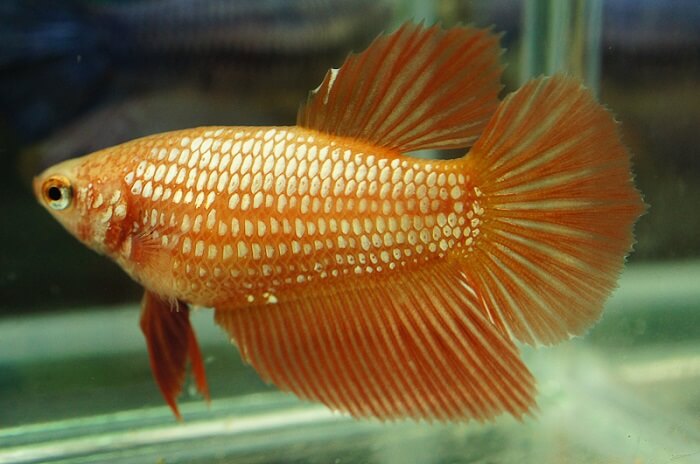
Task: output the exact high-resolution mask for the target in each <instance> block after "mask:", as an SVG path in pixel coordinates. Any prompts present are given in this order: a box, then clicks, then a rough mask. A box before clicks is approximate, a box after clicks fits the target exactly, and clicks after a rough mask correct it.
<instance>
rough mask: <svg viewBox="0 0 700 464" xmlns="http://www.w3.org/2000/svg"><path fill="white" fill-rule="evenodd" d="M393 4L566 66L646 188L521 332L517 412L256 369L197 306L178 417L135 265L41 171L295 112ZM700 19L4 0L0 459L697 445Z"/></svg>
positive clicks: (492, 8)
mask: <svg viewBox="0 0 700 464" xmlns="http://www.w3.org/2000/svg"><path fill="white" fill-rule="evenodd" d="M408 20H413V21H416V22H419V21H423V22H424V23H425V24H427V25H432V24H436V23H440V24H441V25H442V26H443V27H450V26H453V25H457V24H472V25H475V26H478V27H486V28H488V27H490V28H492V30H493V31H494V32H495V33H498V34H500V40H501V47H503V49H504V51H503V54H502V56H501V61H502V63H503V64H505V65H506V67H505V71H504V74H503V77H502V81H503V86H504V88H503V90H502V96H505V95H507V94H508V93H510V92H512V91H514V90H515V89H517V88H518V87H520V86H521V85H522V84H523V83H524V82H526V81H527V80H529V79H531V78H533V77H535V76H539V75H552V74H555V73H564V74H568V75H571V76H575V77H576V78H578V79H580V80H581V81H582V82H583V83H584V84H585V85H586V86H587V87H588V88H589V89H591V91H592V92H593V93H594V94H595V95H596V97H597V98H598V100H599V101H600V102H601V103H602V104H604V105H605V106H606V107H607V108H608V109H609V110H610V111H611V112H612V113H613V114H614V115H615V119H616V121H618V123H619V130H620V132H621V134H622V139H623V141H624V144H625V145H626V147H627V148H628V149H629V151H630V153H631V157H632V164H633V171H634V174H635V183H636V185H637V188H638V189H639V190H640V191H641V192H642V194H643V197H644V202H645V203H646V204H647V209H646V212H645V214H644V215H643V216H642V217H641V218H640V219H639V220H638V222H637V224H636V226H635V237H636V243H635V245H634V251H633V252H632V253H631V255H630V256H629V258H628V259H627V264H626V266H625V270H624V272H623V275H622V277H621V278H620V280H619V286H618V288H617V289H616V290H615V291H614V293H613V295H612V297H611V298H610V299H609V300H608V301H607V303H606V305H605V309H604V311H603V315H602V318H601V319H600V321H599V322H598V323H597V324H596V325H595V326H594V327H593V328H592V329H591V330H590V331H588V332H587V333H586V334H585V335H583V336H579V337H575V338H573V339H571V340H569V341H568V342H564V343H560V344H557V345H556V346H551V347H538V348H531V347H528V346H521V347H520V349H521V352H522V353H523V356H524V359H525V363H526V364H527V367H528V368H529V369H530V370H531V371H532V372H533V375H534V377H535V378H536V379H537V388H538V393H537V404H538V406H537V408H536V410H534V411H533V413H532V414H531V415H527V416H525V417H523V418H522V419H521V420H516V419H514V418H512V417H511V416H509V415H501V416H498V417H497V418H496V419H495V420H493V421H487V422H484V423H480V422H477V421H469V422H464V423H460V422H458V423H440V422H436V423H427V422H416V421H410V420H408V421H395V422H388V423H383V422H381V421H378V420H372V419H362V420H358V419H353V418H352V417H350V416H347V415H343V414H339V413H334V412H332V411H330V410H329V409H327V408H325V407H324V406H323V405H320V404H316V403H311V402H306V401H301V400H299V399H297V398H296V397H295V396H293V395H292V394H288V393H283V392H281V391H279V390H278V389H277V388H275V387H274V386H271V385H267V384H265V382H263V381H262V380H261V379H260V377H259V375H258V374H257V373H256V372H255V371H254V370H253V369H252V368H251V367H250V366H248V365H246V364H245V363H243V362H242V360H241V357H240V356H239V353H238V352H237V350H236V348H235V347H234V346H232V344H231V342H230V341H229V340H228V337H227V336H226V334H225V333H224V332H223V331H221V330H220V329H219V328H218V327H217V326H216V325H215V324H214V322H213V321H212V313H211V311H209V310H207V309H196V310H194V311H193V313H192V323H193V325H194V326H195V329H196V331H197V334H198V337H199V343H200V346H201V348H202V352H203V354H204V364H205V367H206V371H207V374H208V378H209V387H210V391H211V401H210V402H206V401H204V400H203V399H202V397H201V395H200V394H199V393H198V392H197V388H196V386H195V384H194V383H193V381H192V380H191V379H189V378H188V380H186V383H185V387H184V390H183V392H182V394H181V395H180V397H179V405H180V411H181V412H182V416H183V418H184V419H183V420H182V421H178V420H176V419H175V418H174V416H173V414H172V412H171V411H170V409H169V408H168V407H167V405H166V404H165V403H164V402H163V399H162V397H161V395H160V392H159V391H158V388H157V387H156V385H155V383H154V382H153V378H152V374H151V369H150V365H149V358H148V354H147V351H146V344H145V342H144V339H143V336H142V333H141V331H140V330H139V314H140V298H141V293H142V289H141V288H140V287H139V286H138V284H136V283H135V282H133V281H132V280H131V279H130V278H129V277H128V276H127V275H126V274H125V273H124V272H123V271H122V270H121V269H120V268H119V267H118V266H117V265H116V264H114V263H113V262H112V261H110V260H108V259H106V258H104V257H102V256H99V255H97V254H96V253H94V252H92V251H90V250H89V249H88V248H86V247H85V246H83V245H82V244H81V243H79V242H78V241H77V240H75V239H74V238H73V237H71V236H70V235H69V234H67V233H66V232H65V231H64V230H63V228H62V227H61V226H60V225H59V224H58V223H57V222H56V221H55V220H53V219H52V218H51V217H50V215H49V214H47V213H46V211H45V210H44V209H43V208H42V207H41V206H40V205H39V204H38V203H37V201H36V199H35V198H34V194H33V191H32V179H33V177H34V176H36V175H37V174H38V173H39V172H41V171H42V170H44V169H45V168H47V167H49V166H52V165H54V164H56V163H58V162H60V161H63V160H66V159H70V158H74V157H78V156H82V155H84V154H87V153H91V152H93V151H96V150H99V149H102V148H104V147H109V146H112V145H116V144H118V143H121V142H125V141H128V140H131V139H135V138H137V137H141V136H145V135H149V134H154V133H158V132H164V131H169V130H174V129H184V128H190V127H197V126H206V125H277V126H283V125H293V124H294V122H295V117H296V112H297V107H298V105H299V104H300V103H301V102H303V101H305V100H306V97H307V93H308V91H309V90H310V89H314V88H316V87H317V86H318V85H319V83H320V82H321V80H322V78H323V76H324V75H325V73H326V71H327V69H329V68H331V67H338V66H339V65H340V64H341V63H342V62H343V60H344V58H345V57H346V55H347V54H348V53H349V52H351V51H360V50H363V49H364V48H365V47H366V46H367V45H368V44H369V43H370V42H371V41H372V40H373V39H374V38H375V37H376V36H377V35H378V34H380V33H381V32H382V31H392V30H395V29H396V28H397V27H399V26H400V25H401V24H403V23H404V22H406V21H408ZM699 25H700V2H697V1H694V0H674V1H668V2H660V1H654V0H561V1H558V0H522V1H519V0H492V1H487V0H483V1H480V0H435V1H420V0H230V1H226V0H125V1H120V0H70V1H66V2H52V1H49V0H26V1H25V0H4V1H3V2H1V3H0V83H1V84H2V85H0V160H1V161H2V173H3V182H0V195H1V198H2V210H1V212H0V217H1V219H0V224H1V225H0V463H59V462H60V463H127V462H128V463H132V462H139V463H141V462H143V463H167V464H174V463H291V462H294V463H307V462H308V463H338V464H341V463H342V464H353V463H387V464H393V463H414V462H415V463H431V464H442V463H515V462H517V463H538V464H546V463H552V464H554V463H581V464H583V463H601V464H603V463H605V464H613V463H619V464H633V463H640V464H641V463H677V464H690V463H698V462H700V211H699V206H700V27H699ZM460 154H461V153H458V152H454V151H448V152H428V153H421V154H420V156H422V157H455V156H458V155H460Z"/></svg>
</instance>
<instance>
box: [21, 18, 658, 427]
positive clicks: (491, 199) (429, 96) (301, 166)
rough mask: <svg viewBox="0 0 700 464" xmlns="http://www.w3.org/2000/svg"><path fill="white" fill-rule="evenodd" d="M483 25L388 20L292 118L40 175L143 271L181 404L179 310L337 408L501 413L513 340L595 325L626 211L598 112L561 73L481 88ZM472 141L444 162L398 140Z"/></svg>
mask: <svg viewBox="0 0 700 464" xmlns="http://www.w3.org/2000/svg"><path fill="white" fill-rule="evenodd" d="M499 55H500V48H499V45H498V38H497V37H496V36H495V35H494V34H492V33H491V32H489V31H487V30H480V29H476V28H471V27H455V28H451V29H442V28H440V27H438V26H434V27H429V28H428V27H424V26H422V25H416V24H412V23H407V24H405V25H403V26H402V27H400V28H399V29H398V30H396V31H395V32H394V33H391V34H389V35H383V36H380V37H379V38H377V39H376V40H375V41H374V42H373V43H372V44H371V45H370V46H369V47H368V48H367V49H366V50H365V51H364V52H362V53H359V54H351V55H350V56H349V57H348V58H347V59H346V60H345V62H344V64H343V65H342V67H340V68H339V69H331V70H330V71H329V72H328V73H327V74H326V76H325V78H324V80H323V81H322V83H321V85H320V86H319V87H318V88H317V89H316V90H314V91H312V92H311V93H310V94H309V97H308V99H307V101H306V102H305V103H304V104H303V105H301V107H300V109H299V112H298V116H297V124H296V125H295V126H290V127H200V128H195V129H189V130H180V131H175V132H167V133H163V134H157V135H152V136H148V137H144V138H140V139H137V140H133V141H130V142H127V143H124V144H121V145H118V146H115V147H112V148H108V149H105V150H101V151H98V152H95V153H93V154H89V155H87V156H84V157H82V158H78V159H73V160H68V161H65V162H62V163H60V164H58V165H56V166H54V167H52V168H49V169H47V170H46V171H45V172H44V173H42V174H41V175H39V176H38V177H37V178H36V179H35V181H34V189H35V193H36V195H37V197H38V198H39V201H40V202H41V203H42V204H43V205H44V207H45V208H46V209H47V210H48V211H49V212H50V213H51V214H52V215H53V216H54V217H55V218H56V219H57V220H58V221H59V222H60V223H61V224H62V225H63V226H64V227H65V228H66V229H67V230H68V231H69V232H70V233H72V234H73V235H75V236H76V237H77V238H78V239H79V240H80V241H81V242H83V243H84V244H85V245H87V246H88V247H90V248H92V249H93V250H95V251H97V252H98V253H102V254H105V255H107V256H108V257H110V258H111V259H113V260H114V261H116V262H117V263H118V264H119V265H120V266H121V267H122V268H123V269H124V270H125V271H126V272H127V273H128V274H129V275H130V276H131V277H132V278H133V279H134V280H136V281H137V282H139V283H140V284H141V285H143V287H144V289H145V295H144V297H143V301H142V315H141V328H142V331H143V333H144V335H145V338H146V344H147V347H148V352H149V355H150V361H151V367H152V371H153V375H154V377H155V380H156V383H157V384H158V386H159V388H160V390H161V392H162V394H163V396H164V398H165V400H166V402H167V403H168V404H169V406H170V407H171V408H172V410H173V412H174V413H175V415H176V416H177V417H179V412H178V409H177V403H176V400H177V396H178V394H179V393H180V392H181V390H182V388H183V383H184V379H185V376H186V372H187V365H188V363H189V365H190V366H191V371H192V374H193V377H194V381H195V384H196V386H197V388H198V389H199V391H200V392H201V393H202V394H203V395H204V396H205V397H207V398H208V396H209V392H208V387H207V381H206V376H205V368H204V363H203V362H202V356H201V353H200V349H199V347H198V345H197V341H196V337H195V334H194V332H193V329H192V327H191V325H190V321H189V308H190V306H201V307H209V308H213V309H214V319H215V322H216V323H217V324H218V325H220V326H221V327H222V328H223V329H224V330H225V331H226V332H227V333H228V335H229V336H230V338H231V340H232V341H233V342H234V343H235V344H236V345H237V347H238V349H239V351H240V354H241V356H242V358H243V359H244V360H245V361H246V362H247V363H249V364H251V365H252V366H253V367H254V368H255V369H256V370H257V372H258V373H259V374H260V376H261V377H262V378H263V379H264V380H265V381H267V382H270V383H272V384H274V385H276V386H277V387H279V388H280V389H281V390H284V391H288V392H293V393H294V394H296V395H297V396H299V397H300V398H303V399H306V400H311V401H317V402H321V403H323V404H325V405H326V406H328V407H329V408H331V409H332V410H335V411H341V412H345V413H349V414H351V415H352V416H355V417H374V418H379V419H382V420H395V419H403V418H411V419H415V420H426V421H466V420H477V421H485V420H489V419H491V418H493V417H495V416H496V415H498V414H500V413H504V412H507V413H509V414H511V415H513V416H514V417H516V418H521V417H522V416H524V415H526V414H528V412H529V411H531V410H532V408H533V407H534V405H535V392H536V388H535V381H534V379H533V376H532V374H531V373H530V372H529V370H528V368H527V367H526V366H525V364H524V363H523V361H522V360H521V358H520V356H519V351H518V347H517V345H516V342H520V343H525V344H530V345H538V344H544V345H552V344H555V343H557V342H560V341H562V340H565V339H568V338H570V337H571V336H575V335H580V334H583V333H584V332H585V331H586V330H587V329H588V328H589V327H591V325H593V323H594V322H595V321H596V320H597V319H598V318H599V317H600V314H601V311H602V308H603V305H604V303H605V300H606V299H607V297H608V296H609V295H610V293H611V291H612V290H613V288H614V287H615V285H616V281H617V279H618V277H619V275H620V273H621V271H622V267H623V265H624V261H625V257H626V255H627V254H628V253H629V251H630V249H631V247H632V244H633V235H632V228H633V225H634V222H635V221H636V219H637V218H638V217H639V216H640V214H641V213H642V212H643V210H644V204H643V202H642V200H641V196H640V194H639V192H638V191H637V190H636V189H635V187H634V184H633V181H632V174H631V166H630V159H629V155H628V153H627V151H626V150H625V148H624V147H623V145H622V143H621V141H620V135H619V133H618V130H617V127H616V124H615V122H614V120H613V118H612V116H611V115H610V113H608V112H607V111H606V110H605V109H604V108H603V107H602V106H601V105H600V104H599V103H597V102H596V101H595V99H594V97H593V96H592V95H591V93H590V92H589V91H587V90H586V89H585V88H584V87H583V86H582V85H581V84H579V83H578V82H577V81H576V80H574V79H573V78H570V77H564V76H555V77H541V78H537V79H534V80H532V81H530V82H528V83H526V84H525V85H524V86H522V87H521V88H520V89H519V90H517V91H515V92H514V93H512V94H510V95H509V96H507V97H506V98H505V99H504V100H503V101H502V102H500V103H499V100H498V93H499V91H500V89H501V85H500V74H501V71H502V67H501V65H500V63H499ZM467 147H470V149H469V151H468V153H467V154H466V155H465V156H464V157H462V158H458V159H450V160H426V159H418V158H415V157H411V156H408V154H409V153H411V152H415V151H417V150H424V149H454V148H464V149H465V151H466V148H467Z"/></svg>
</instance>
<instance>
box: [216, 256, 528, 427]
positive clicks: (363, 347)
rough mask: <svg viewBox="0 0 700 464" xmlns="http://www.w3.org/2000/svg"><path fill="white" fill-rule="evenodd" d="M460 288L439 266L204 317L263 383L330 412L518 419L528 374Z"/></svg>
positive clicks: (447, 267) (449, 270)
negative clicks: (224, 335)
mask: <svg viewBox="0 0 700 464" xmlns="http://www.w3.org/2000/svg"><path fill="white" fill-rule="evenodd" d="M351 279H352V278H351ZM463 285H464V282H463V278H462V277H461V274H460V272H459V269H458V268H457V267H456V266H455V265H454V263H451V262H448V261H442V262H439V263H435V264H432V265H427V266H424V267H422V268H421V269H416V270H415V271H407V272H401V273H399V272H397V273H394V274H392V275H385V276H380V277H373V279H366V278H357V279H354V280H350V281H347V280H346V281H344V283H343V285H342V286H341V285H339V286H337V287H331V288H329V287H324V288H322V289H321V288H316V289H313V288H306V289H301V290H299V291H298V292H297V293H291V294H285V295H284V296H278V297H279V300H278V302H277V303H274V304H267V305H260V306H251V307H245V308H236V309H231V310H224V309H218V310H217V311H216V315H215V318H216V322H217V323H218V324H220V325H221V326H222V327H223V328H225V329H226V331H227V332H228V333H229V334H230V336H231V337H232V338H233V340H234V341H235V342H236V343H237V345H238V347H239V350H240V352H241V355H242V356H243V358H244V359H245V360H246V361H247V362H249V363H250V364H252V366H253V367H255V369H256V370H257V371H258V372H259V373H260V375H261V376H262V377H263V378H264V379H265V380H266V381H269V382H272V383H274V384H275V385H277V386H278V387H279V388H280V389H282V390H285V391H291V392H294V393H295V394H296V395H298V396H300V397H301V398H304V399H309V400H314V401H320V402H322V403H324V404H326V405H327V406H328V407H330V408H331V409H333V410H337V411H343V412H349V413H350V414H352V415H353V416H356V417H376V418H379V419H382V420H393V419H401V418H412V419H416V420H418V419H424V420H428V421H433V420H437V421H448V420H468V419H476V420H479V421H484V420H488V419H491V418H493V417H494V416H495V415H497V414H499V413H501V412H509V413H510V414H512V415H513V416H515V417H521V416H522V415H523V414H525V413H527V412H528V411H529V410H530V409H531V408H532V407H533V405H534V393H535V387H534V381H533V378H532V376H531V374H530V372H529V371H528V370H527V368H526V367H525V365H524V364H523V362H522V361H521V360H520V358H519V355H518V351H517V349H516V347H515V346H514V345H513V343H512V342H511V341H510V340H509V339H508V338H507V337H506V336H504V334H503V333H502V332H500V331H499V330H498V329H497V328H496V327H495V326H494V325H493V324H492V323H491V322H489V321H488V320H487V319H486V318H485V317H484V315H483V310H482V309H480V308H479V305H480V302H479V301H478V300H477V299H476V297H475V295H474V294H473V292H471V290H469V289H467V288H465V287H464V286H463Z"/></svg>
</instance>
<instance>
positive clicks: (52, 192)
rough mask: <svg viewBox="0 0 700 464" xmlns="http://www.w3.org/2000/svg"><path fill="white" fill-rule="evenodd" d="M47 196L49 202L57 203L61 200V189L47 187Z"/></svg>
mask: <svg viewBox="0 0 700 464" xmlns="http://www.w3.org/2000/svg"><path fill="white" fill-rule="evenodd" d="M48 195H49V198H50V199H51V201H58V200H60V199H61V189H60V188H58V187H49V191H48Z"/></svg>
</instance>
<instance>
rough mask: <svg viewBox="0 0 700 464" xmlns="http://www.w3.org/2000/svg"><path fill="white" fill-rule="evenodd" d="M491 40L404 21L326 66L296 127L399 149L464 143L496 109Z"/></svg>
mask: <svg viewBox="0 0 700 464" xmlns="http://www.w3.org/2000/svg"><path fill="white" fill-rule="evenodd" d="M499 55H500V49H499V45H498V37H497V36H495V35H493V34H492V33H490V32H489V31H488V30H481V29H473V28H469V27H455V28H451V29H448V30H443V29H441V28H440V27H439V26H433V27H431V28H426V27H424V26H422V25H419V24H412V23H406V24H404V25H403V26H402V27H401V28H400V29H398V30H397V31H396V32H394V33H392V34H389V35H384V36H380V37H378V38H377V39H376V40H375V41H374V42H373V43H372V44H371V45H370V46H369V48H367V50H365V51H364V52H362V53H359V54H353V55H350V56H349V57H348V58H347V60H346V61H345V63H344V64H343V66H342V67H341V68H340V69H338V70H335V69H332V70H330V71H329V72H328V73H327V74H326V77H325V79H324V80H323V82H322V83H321V85H320V86H319V88H318V89H316V90H314V91H312V92H311V94H310V95H309V98H308V101H307V102H306V104H305V105H303V106H302V107H301V108H300V109H299V114H298V116H297V124H298V125H299V126H302V127H308V128H311V129H316V130H319V131H322V132H326V133H329V134H334V135H340V136H345V137H352V138H356V139H359V140H364V141H365V142H370V143H372V144H374V145H379V146H382V147H385V148H388V149H394V150H397V151H401V152H409V151H415V150H420V149H427V148H458V147H467V146H469V145H471V144H472V143H473V142H474V140H476V138H477V137H478V135H479V134H480V133H481V131H482V129H483V127H484V125H485V124H486V121H487V120H488V118H489V117H490V116H491V115H492V114H493V112H494V110H495V109H496V106H497V105H498V100H497V96H498V92H499V91H500V89H501V85H500V75H501V65H500V64H499Z"/></svg>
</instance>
